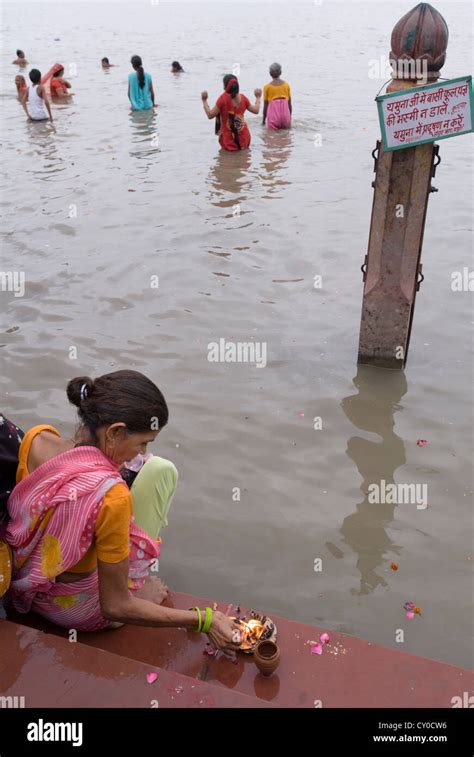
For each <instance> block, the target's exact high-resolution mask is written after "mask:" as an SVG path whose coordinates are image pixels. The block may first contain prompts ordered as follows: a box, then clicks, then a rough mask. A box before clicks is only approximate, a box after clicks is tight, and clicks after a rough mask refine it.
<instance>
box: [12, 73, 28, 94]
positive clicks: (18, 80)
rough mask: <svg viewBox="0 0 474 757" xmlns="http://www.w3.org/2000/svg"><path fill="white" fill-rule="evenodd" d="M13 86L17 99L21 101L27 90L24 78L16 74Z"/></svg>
mask: <svg viewBox="0 0 474 757" xmlns="http://www.w3.org/2000/svg"><path fill="white" fill-rule="evenodd" d="M15 86H16V91H17V95H18V97H19V99H20V100H21V99H22V97H23V95H25V94H26V92H27V90H28V85H27V83H26V79H25V77H24V76H22V75H21V74H17V75H16V76H15Z"/></svg>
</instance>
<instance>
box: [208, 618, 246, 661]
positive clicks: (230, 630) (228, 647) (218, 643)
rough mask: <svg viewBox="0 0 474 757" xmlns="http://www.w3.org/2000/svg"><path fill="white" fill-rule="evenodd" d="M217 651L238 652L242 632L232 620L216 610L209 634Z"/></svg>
mask: <svg viewBox="0 0 474 757" xmlns="http://www.w3.org/2000/svg"><path fill="white" fill-rule="evenodd" d="M207 635H208V637H209V641H210V642H211V644H212V646H213V647H214V648H215V649H222V650H224V651H228V652H236V651H237V649H238V648H239V645H240V643H241V641H242V635H241V631H240V629H239V627H238V625H236V623H234V621H233V619H232V618H228V617H227V615H224V614H223V613H222V612H219V611H218V610H216V611H215V612H213V614H212V624H211V628H210V629H209V633H208V634H207Z"/></svg>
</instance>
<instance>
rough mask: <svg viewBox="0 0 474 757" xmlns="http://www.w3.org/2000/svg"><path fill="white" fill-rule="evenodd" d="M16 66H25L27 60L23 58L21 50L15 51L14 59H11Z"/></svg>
mask: <svg viewBox="0 0 474 757" xmlns="http://www.w3.org/2000/svg"><path fill="white" fill-rule="evenodd" d="M12 63H14V64H15V65H16V66H26V65H27V63H28V61H27V60H26V58H25V53H24V52H23V50H17V51H16V59H15V60H13V61H12Z"/></svg>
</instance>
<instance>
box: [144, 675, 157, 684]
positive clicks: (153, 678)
mask: <svg viewBox="0 0 474 757" xmlns="http://www.w3.org/2000/svg"><path fill="white" fill-rule="evenodd" d="M157 678H158V673H147V674H146V680H147V681H148V683H154V682H155V681H156V679H157Z"/></svg>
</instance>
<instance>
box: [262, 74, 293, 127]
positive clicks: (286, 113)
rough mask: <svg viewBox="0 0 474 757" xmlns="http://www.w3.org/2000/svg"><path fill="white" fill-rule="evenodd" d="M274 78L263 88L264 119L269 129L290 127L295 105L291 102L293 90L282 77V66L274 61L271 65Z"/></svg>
mask: <svg viewBox="0 0 474 757" xmlns="http://www.w3.org/2000/svg"><path fill="white" fill-rule="evenodd" d="M270 76H271V77H272V80H271V82H270V83H269V84H265V86H264V88H263V121H262V123H263V124H264V125H265V121H266V122H267V126H268V128H269V129H289V128H290V126H291V115H292V112H293V107H292V104H291V90H290V85H289V84H288V82H287V81H284V80H283V79H282V78H281V66H280V64H279V63H272V65H271V66H270Z"/></svg>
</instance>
